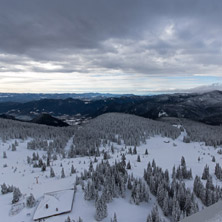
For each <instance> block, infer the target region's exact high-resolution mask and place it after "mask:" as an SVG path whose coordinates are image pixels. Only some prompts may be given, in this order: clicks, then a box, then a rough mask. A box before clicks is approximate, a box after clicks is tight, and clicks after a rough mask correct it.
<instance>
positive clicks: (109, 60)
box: [0, 0, 222, 76]
mask: <svg viewBox="0 0 222 222" xmlns="http://www.w3.org/2000/svg"><path fill="white" fill-rule="evenodd" d="M221 11H222V1H220V0H210V1H209V0H140V1H135V0H95V1H93V0H65V1H61V0H38V1H30V0H19V1H18V0H10V1H8V0H1V1H0V73H1V72H4V73H6V72H14V73H16V72H30V73H41V72H45V73H53V72H56V73H88V74H89V73H91V74H96V73H104V75H106V74H108V73H113V72H118V73H120V74H121V75H143V76H146V75H164V76H171V75H173V76H175V75H184V74H187V75H191V76H192V75H194V74H202V75H216V76H220V74H222V64H221V61H222V39H221V36H222V23H221V21H222V13H221Z"/></svg>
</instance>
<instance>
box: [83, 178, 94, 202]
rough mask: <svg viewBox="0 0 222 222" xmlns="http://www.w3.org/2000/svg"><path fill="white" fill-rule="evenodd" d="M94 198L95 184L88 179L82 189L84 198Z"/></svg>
mask: <svg viewBox="0 0 222 222" xmlns="http://www.w3.org/2000/svg"><path fill="white" fill-rule="evenodd" d="M95 198H96V190H95V185H94V183H92V182H91V181H90V180H88V181H87V185H86V186H85V189H84V199H85V200H95Z"/></svg>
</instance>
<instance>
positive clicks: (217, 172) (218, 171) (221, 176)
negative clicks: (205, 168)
mask: <svg viewBox="0 0 222 222" xmlns="http://www.w3.org/2000/svg"><path fill="white" fill-rule="evenodd" d="M214 173H215V175H216V177H217V179H219V180H222V168H221V167H220V165H219V163H216V166H215V171H214Z"/></svg>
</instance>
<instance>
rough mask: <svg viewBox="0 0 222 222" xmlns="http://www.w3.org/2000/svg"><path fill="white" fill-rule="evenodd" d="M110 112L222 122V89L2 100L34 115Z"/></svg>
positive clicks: (2, 108) (8, 108) (0, 106)
mask: <svg viewBox="0 0 222 222" xmlns="http://www.w3.org/2000/svg"><path fill="white" fill-rule="evenodd" d="M108 112H120V113H129V114H134V115H138V116H142V117H146V118H151V119H158V118H159V117H163V116H169V117H180V118H188V119H191V120H195V121H200V122H204V123H207V124H212V125H220V124H222V91H211V92H206V93H177V94H163V95H155V96H122V97H110V98H103V99H97V100H87V101H86V100H80V99H73V98H67V99H40V100H34V101H30V102H23V103H21V102H2V103H0V113H2V114H7V115H12V116H15V117H16V118H17V117H21V116H28V117H30V118H31V119H33V118H35V117H36V116H38V115H40V114H42V113H47V114H50V115H52V116H55V117H59V116H64V115H66V116H84V117H87V118H88V117H90V118H94V117H96V116H99V115H101V114H104V113H108Z"/></svg>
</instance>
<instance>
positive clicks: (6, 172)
mask: <svg viewBox="0 0 222 222" xmlns="http://www.w3.org/2000/svg"><path fill="white" fill-rule="evenodd" d="M182 139H183V135H181V136H180V137H179V138H178V139H177V140H175V141H173V140H172V139H169V138H162V137H160V136H156V137H154V138H150V139H148V140H147V143H146V144H144V145H141V146H140V147H137V152H138V154H140V157H141V162H137V155H130V154H127V155H126V162H128V161H129V160H130V162H131V166H132V169H131V170H129V173H131V172H132V173H133V175H134V176H138V177H142V176H143V172H144V169H145V168H146V167H147V163H148V162H149V161H152V160H153V159H155V161H156V163H157V165H158V166H160V167H162V168H163V169H168V170H169V172H170V173H171V171H172V168H173V166H174V165H175V166H178V165H179V164H180V160H181V157H182V156H184V157H185V159H186V164H187V167H188V168H192V173H193V177H195V175H202V172H203V169H204V166H205V165H206V164H208V165H209V167H210V173H211V174H212V175H213V179H214V183H215V184H218V185H222V184H221V182H220V181H218V180H217V179H216V177H215V175H214V168H215V165H216V163H220V165H221V164H222V155H219V154H218V153H217V150H216V149H215V148H213V147H207V146H205V145H204V144H203V143H183V142H182ZM70 141H71V140H70ZM70 141H69V142H68V144H67V147H66V149H67V150H68V148H69V146H70V145H71V142H70ZM13 142H14V141H9V142H7V143H3V142H0V154H1V156H0V165H1V167H0V184H3V183H4V182H5V183H6V184H8V185H14V186H16V187H19V188H20V190H21V192H22V194H23V197H22V198H21V200H20V202H19V203H21V206H23V205H22V203H24V202H25V198H26V196H27V195H29V194H30V193H32V194H33V195H34V196H35V198H36V199H37V200H39V201H40V200H41V198H42V197H43V195H44V193H47V192H53V191H57V190H63V189H70V188H73V184H74V182H75V177H76V175H75V174H73V175H70V170H71V165H72V164H73V165H74V167H75V168H76V169H77V175H80V173H81V172H83V170H84V169H88V168H89V163H90V160H91V159H90V158H89V157H78V158H73V159H62V158H60V157H59V158H58V160H56V161H53V162H52V163H51V165H52V166H53V169H54V171H55V174H56V176H55V177H54V178H50V177H49V175H50V169H49V167H47V170H46V171H45V172H41V169H40V168H33V167H32V166H31V165H29V164H27V156H32V153H33V151H32V150H27V148H26V146H27V141H24V142H23V141H18V142H19V146H18V147H17V150H16V151H14V152H13V151H11V150H8V147H9V145H10V144H11V143H13ZM114 146H115V153H114V154H111V155H112V156H111V159H109V161H110V163H111V164H112V163H114V162H115V160H116V159H121V152H122V153H125V152H126V150H125V146H124V145H117V144H114ZM101 149H106V150H108V149H110V148H108V147H106V148H103V147H101ZM146 149H148V152H149V155H144V153H145V150H146ZM121 150H122V151H121ZM127 150H128V147H127ZM3 151H6V153H7V159H3V155H2V153H3ZM38 154H39V156H40V157H41V156H42V155H43V154H46V152H44V151H38ZM212 156H215V158H216V162H215V163H214V162H212ZM198 157H200V161H198ZM101 159H102V156H101V157H99V158H98V160H101ZM92 160H93V158H92ZM5 164H7V167H3V165H5ZM61 164H62V165H61ZM95 166H96V163H94V167H95ZM62 167H63V168H64V170H65V176H66V177H65V178H61V169H62ZM37 180H38V183H37ZM186 185H187V186H189V187H192V185H193V180H191V181H186ZM11 201H12V193H9V194H5V195H2V194H0V215H1V218H2V219H1V221H7V222H19V221H24V222H30V221H33V216H34V212H35V210H36V208H37V206H38V204H37V205H36V206H35V207H34V208H31V209H30V208H26V207H21V209H20V212H19V211H18V213H17V214H16V215H11V213H10V212H11V211H10V210H11V207H12V204H11ZM154 203H155V198H153V197H152V196H151V200H150V201H149V203H141V204H140V205H139V206H136V205H134V204H131V203H130V202H129V196H128V195H127V196H126V198H125V199H121V198H119V199H114V200H113V202H112V203H110V204H108V217H107V218H106V219H104V220H103V222H107V221H110V218H111V217H113V214H114V212H116V214H117V218H118V222H125V221H127V222H135V221H136V222H145V221H146V218H147V215H148V214H149V213H150V211H151V209H152V206H153V204H154ZM68 215H69V216H70V218H72V219H75V220H77V219H78V218H79V217H81V218H82V219H83V221H84V222H93V221H95V219H94V215H95V206H94V203H93V202H92V201H85V200H84V197H83V192H82V190H81V187H80V186H78V189H77V193H76V196H75V199H74V205H73V209H72V212H71V213H68V214H66V215H61V216H56V217H53V218H49V219H46V221H47V222H63V221H64V220H65V219H66V218H67V216H68ZM3 219H4V220H3Z"/></svg>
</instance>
